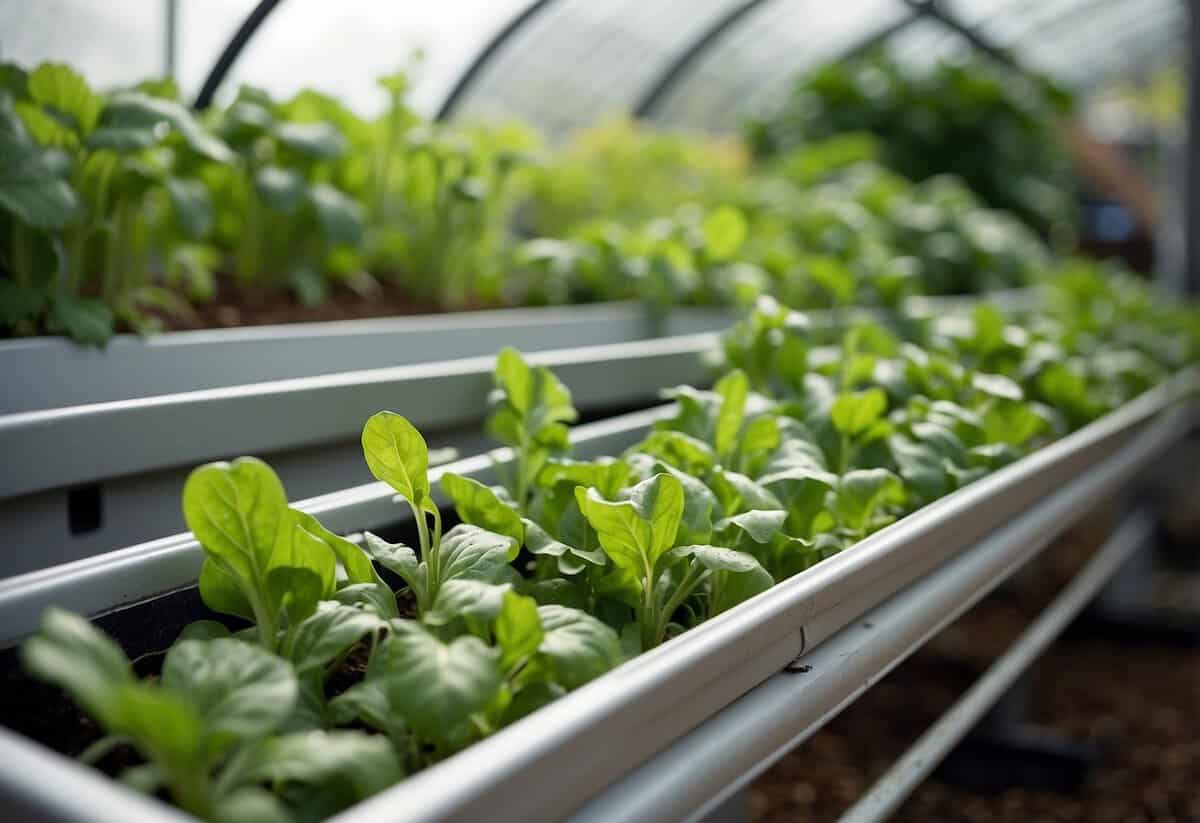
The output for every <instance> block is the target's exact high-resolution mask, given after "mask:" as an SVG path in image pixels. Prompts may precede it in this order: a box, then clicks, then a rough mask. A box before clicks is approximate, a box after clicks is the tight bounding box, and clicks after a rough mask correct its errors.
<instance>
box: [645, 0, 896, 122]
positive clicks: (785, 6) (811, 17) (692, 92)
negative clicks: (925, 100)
mask: <svg viewBox="0 0 1200 823" xmlns="http://www.w3.org/2000/svg"><path fill="white" fill-rule="evenodd" d="M910 13H911V12H910V11H909V10H908V8H907V7H906V6H905V5H904V4H903V3H901V2H898V0H861V2H857V3H854V4H846V5H844V6H837V5H830V4H827V3H823V2H817V1H816V0H768V2H766V3H763V4H761V5H760V6H758V7H757V8H755V9H754V10H753V11H752V12H751V13H750V14H747V15H746V16H745V18H743V19H742V20H740V21H738V23H737V24H736V25H734V26H731V27H730V28H729V29H727V30H726V31H725V32H724V33H723V34H722V35H721V36H720V37H719V38H718V39H717V40H716V41H715V42H713V43H712V44H711V46H710V48H708V49H706V50H705V51H704V53H703V54H702V55H700V56H699V57H698V58H697V59H696V61H695V62H694V63H693V64H692V65H691V67H690V71H689V72H688V73H687V74H685V75H683V76H681V77H680V78H679V81H678V83H676V84H675V86H674V87H673V88H672V89H671V90H670V93H669V94H667V95H666V96H664V98H663V99H662V105H661V106H660V107H659V109H658V110H657V111H656V112H652V114H655V115H656V116H657V117H659V118H660V119H662V120H663V121H666V122H671V123H679V124H682V125H686V126H691V127H702V128H712V129H717V130H730V129H733V128H736V127H737V125H738V123H739V122H740V119H741V116H744V115H745V114H748V113H750V112H752V111H758V110H761V109H764V108H770V107H771V106H772V105H774V104H775V103H776V102H777V101H778V100H780V99H781V98H782V97H783V96H784V95H785V94H786V92H787V90H788V89H789V88H790V87H791V83H792V80H793V77H794V75H795V73H796V72H797V71H801V70H803V69H805V68H809V67H812V66H815V65H817V64H818V63H820V62H822V61H824V60H828V59H830V58H832V57H834V56H836V55H838V54H841V53H843V52H845V51H846V50H848V49H852V48H854V47H855V46H857V45H859V44H860V43H862V42H863V41H864V40H866V39H868V38H869V37H871V36H872V35H875V34H877V33H878V32H880V31H883V30H885V29H887V28H888V27H889V26H892V25H894V24H896V23H898V22H899V21H900V20H902V19H904V18H905V17H907V16H908V15H909V14H910Z"/></svg>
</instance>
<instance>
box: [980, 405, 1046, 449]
mask: <svg viewBox="0 0 1200 823" xmlns="http://www.w3.org/2000/svg"><path fill="white" fill-rule="evenodd" d="M1046 425H1047V424H1046V419H1045V418H1044V417H1042V416H1041V415H1040V414H1038V413H1037V412H1036V411H1034V409H1033V407H1031V406H1029V405H1027V404H1025V403H1021V402H1012V401H997V402H994V403H992V404H991V405H990V406H989V408H988V409H987V410H986V411H985V412H984V413H983V434H984V438H985V439H986V440H987V441H988V442H989V443H1005V444H1007V445H1010V446H1022V445H1024V444H1025V443H1027V442H1028V441H1029V440H1030V439H1031V438H1033V437H1035V436H1036V435H1038V434H1040V433H1041V432H1042V431H1043V430H1044V429H1045V428H1046Z"/></svg>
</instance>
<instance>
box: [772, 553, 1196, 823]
mask: <svg viewBox="0 0 1200 823" xmlns="http://www.w3.org/2000/svg"><path fill="white" fill-rule="evenodd" d="M1098 542H1099V541H1098V539H1097V537H1096V534H1095V530H1093V534H1091V535H1088V534H1087V533H1086V532H1083V533H1081V532H1078V531H1077V532H1074V533H1073V534H1072V535H1071V537H1070V538H1069V539H1066V540H1064V541H1061V542H1059V543H1058V544H1056V545H1055V546H1054V547H1052V548H1051V549H1050V550H1049V552H1048V554H1047V555H1046V556H1044V559H1043V560H1041V561H1040V562H1037V561H1035V562H1037V565H1036V566H1035V567H1034V568H1033V569H1032V570H1031V571H1029V572H1027V573H1024V574H1022V575H1020V576H1019V577H1018V578H1017V579H1016V581H1015V582H1014V585H1013V586H1010V587H1007V588H1005V589H1003V590H1001V591H1000V592H998V593H996V594H993V595H992V596H990V597H988V598H986V599H985V600H984V601H982V602H981V603H980V604H979V605H978V606H976V607H975V608H974V609H973V610H972V611H971V612H969V613H968V614H966V615H964V616H963V617H962V618H961V619H960V620H958V621H957V622H956V623H954V624H953V625H952V626H950V627H949V628H947V629H946V630H945V631H944V632H943V633H942V634H941V635H939V636H938V637H937V638H935V639H934V641H932V642H931V643H930V644H929V645H928V646H927V647H926V648H925V649H924V650H923V651H922V652H920V653H918V654H917V655H916V656H914V657H913V658H911V659H910V660H909V661H907V662H905V663H904V664H902V665H901V666H900V667H898V668H897V669H896V670H895V671H894V672H893V673H892V674H890V675H888V677H886V678H885V679H884V680H882V681H881V682H880V683H879V684H878V685H877V686H875V687H874V688H872V689H871V690H869V691H868V692H867V693H866V694H865V695H863V696H862V697H861V698H860V699H859V700H858V701H857V702H855V703H854V704H853V705H852V706H850V707H849V708H848V709H846V711H844V712H843V713H842V714H841V715H839V716H838V717H837V718H835V719H834V720H833V721H832V722H831V723H830V724H829V725H828V726H826V727H825V728H824V729H823V730H821V731H820V732H818V733H817V734H816V735H815V736H814V737H813V738H811V739H810V740H809V741H808V742H806V743H805V744H804V745H802V746H801V747H800V748H798V749H796V750H795V751H793V752H792V753H790V754H789V755H788V756H787V757H785V758H784V759H783V760H782V761H780V762H779V763H778V764H777V765H776V766H775V767H773V768H772V769H771V770H770V771H768V772H767V773H766V774H764V775H763V776H762V777H761V778H760V779H759V780H758V781H756V782H755V783H754V784H753V786H752V787H751V789H750V804H751V816H752V819H753V820H755V821H760V822H762V821H770V823H775V822H776V821H814V822H816V821H834V820H837V819H838V817H839V816H840V815H841V814H843V813H844V812H845V811H846V810H847V809H848V808H849V807H850V806H851V805H852V804H853V803H854V801H855V800H856V799H857V798H858V797H859V796H860V795H861V794H862V793H863V792H864V791H866V790H867V789H869V788H870V787H871V785H872V784H873V783H874V781H875V780H876V779H877V778H879V777H880V776H881V775H882V774H883V773H884V772H885V771H886V770H887V769H888V767H889V766H890V765H891V764H892V763H893V762H894V761H895V759H896V758H897V757H899V756H900V755H901V754H903V753H904V751H905V750H906V749H907V748H908V747H909V746H911V745H912V744H913V743H914V742H915V741H916V740H917V738H918V737H920V735H921V734H922V733H923V732H924V731H925V729H927V728H928V727H929V725H930V724H932V723H933V722H934V721H935V720H937V718H938V717H939V716H940V715H941V714H942V713H943V712H945V711H946V710H947V709H948V708H949V707H950V706H951V705H952V704H953V703H954V701H955V700H957V699H958V697H959V696H960V695H961V694H962V693H963V692H964V691H965V690H966V689H967V688H969V687H970V685H971V684H972V683H973V682H974V680H975V679H976V678H977V677H978V676H979V674H981V673H982V672H983V670H984V669H985V668H986V667H987V666H988V665H989V664H990V663H991V661H993V660H994V659H995V657H996V655H997V654H999V653H1001V652H1003V651H1004V649H1006V648H1007V647H1008V646H1009V645H1010V644H1011V643H1012V642H1013V641H1014V640H1015V639H1016V638H1017V637H1018V635H1019V634H1020V633H1021V632H1022V631H1023V630H1024V629H1025V628H1026V627H1027V626H1028V624H1029V623H1030V622H1031V621H1032V620H1033V619H1034V618H1035V617H1036V615H1037V614H1038V612H1039V611H1040V610H1041V609H1042V608H1043V607H1044V606H1045V605H1046V604H1047V603H1048V602H1049V601H1050V600H1051V599H1052V598H1053V596H1054V595H1055V593H1056V592H1057V591H1058V590H1059V589H1061V587H1062V586H1063V585H1065V584H1066V582H1067V581H1068V580H1069V579H1070V578H1071V576H1072V575H1073V574H1074V572H1075V570H1077V569H1078V568H1079V567H1080V566H1082V565H1083V563H1084V562H1086V560H1087V558H1088V557H1089V556H1090V555H1091V554H1092V552H1093V551H1094V549H1095V548H1096V547H1097V545H1098ZM1033 672H1034V683H1033V690H1034V693H1033V707H1032V712H1033V718H1032V719H1033V721H1034V722H1035V723H1038V724H1041V725H1042V726H1043V727H1044V728H1048V729H1050V730H1052V731H1054V732H1057V733H1060V734H1063V735H1066V736H1068V737H1069V738H1070V739H1072V740H1074V741H1082V742H1092V743H1098V744H1100V746H1101V749H1102V751H1103V756H1102V759H1101V761H1100V763H1099V764H1098V765H1097V767H1096V768H1095V769H1094V770H1093V771H1092V773H1091V775H1090V776H1089V779H1088V781H1087V783H1086V785H1085V786H1084V788H1083V789H1082V790H1081V791H1079V792H1075V793H1058V792H1054V791H1031V790H1025V789H1009V790H1006V791H1003V792H1001V793H996V794H984V793H976V792H972V791H968V790H966V789H962V788H958V787H955V786H951V785H947V784H946V783H943V782H941V781H939V780H938V779H937V778H936V776H935V778H934V779H931V780H927V781H926V782H925V783H924V784H922V785H921V786H920V787H919V788H918V789H917V791H916V792H915V793H914V794H913V795H912V796H911V797H910V798H909V799H908V801H907V802H906V803H905V804H904V805H903V806H902V807H901V808H900V810H899V811H898V812H897V813H896V814H895V816H894V817H893V818H892V819H894V820H897V821H903V823H918V822H920V823H927V821H939V823H957V821H963V823H1027V821H1080V823H1084V822H1085V821H1086V822H1087V823H1131V822H1132V821H1139V822H1140V823H1168V821H1170V822H1171V823H1183V821H1189V823H1190V822H1191V821H1200V791H1197V789H1196V781H1197V779H1200V649H1198V648H1195V647H1188V646H1181V645H1179V644H1174V643H1172V644H1167V643H1156V642H1155V641H1153V640H1152V639H1146V638H1142V639H1137V640H1135V641H1134V642H1130V641H1129V639H1128V638H1122V639H1121V640H1116V639H1114V638H1112V637H1111V636H1109V635H1107V634H1105V635H1100V634H1098V633H1097V632H1096V631H1095V630H1094V629H1092V628H1091V626H1090V624H1089V623H1088V622H1087V620H1086V619H1085V620H1081V621H1079V622H1077V624H1076V625H1075V626H1073V627H1072V629H1071V630H1070V631H1069V632H1068V633H1067V634H1066V635H1065V636H1064V637H1063V638H1062V639H1061V640H1060V641H1059V642H1058V643H1057V644H1056V645H1055V646H1054V647H1053V648H1052V649H1051V650H1050V651H1049V652H1048V653H1047V654H1046V656H1045V657H1044V658H1043V659H1042V660H1041V661H1039V663H1038V664H1036V666H1035V668H1034V670H1033Z"/></svg>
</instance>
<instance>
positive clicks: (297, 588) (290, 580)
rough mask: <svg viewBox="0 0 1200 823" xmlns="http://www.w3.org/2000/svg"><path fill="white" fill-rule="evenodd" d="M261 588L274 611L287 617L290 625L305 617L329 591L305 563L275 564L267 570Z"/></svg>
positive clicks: (319, 577)
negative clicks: (293, 564) (299, 564)
mask: <svg viewBox="0 0 1200 823" xmlns="http://www.w3.org/2000/svg"><path fill="white" fill-rule="evenodd" d="M264 590H265V593H266V596H267V601H268V603H269V604H270V608H271V609H272V610H273V613H274V614H282V615H284V616H286V617H287V620H288V623H290V624H291V625H295V624H297V623H299V622H301V621H302V620H306V619H307V618H308V617H309V616H310V615H311V614H312V613H313V612H315V611H316V610H317V603H319V602H320V601H321V598H323V597H326V596H328V595H330V594H332V592H326V590H325V582H324V581H323V580H322V579H321V576H320V575H319V574H318V573H317V572H315V571H313V570H312V569H311V568H306V567H304V566H276V567H275V568H273V569H271V570H270V571H268V572H267V577H266V585H265V586H264Z"/></svg>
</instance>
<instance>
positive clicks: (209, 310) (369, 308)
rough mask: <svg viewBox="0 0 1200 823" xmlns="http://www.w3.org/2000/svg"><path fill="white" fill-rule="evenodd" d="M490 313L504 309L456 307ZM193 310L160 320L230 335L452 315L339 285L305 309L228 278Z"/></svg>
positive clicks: (393, 291)
mask: <svg viewBox="0 0 1200 823" xmlns="http://www.w3.org/2000/svg"><path fill="white" fill-rule="evenodd" d="M489 308H499V307H498V306H494V305H488V304H485V303H482V302H472V303H468V304H467V305H465V306H460V307H456V308H455V311H471V310H475V309H489ZM192 309H193V314H192V315H191V316H174V315H172V316H166V315H159V319H160V320H161V321H162V322H163V325H164V328H166V329H168V330H181V329H225V328H233V327H236V326H263V325H271V324H275V323H310V322H320V321H325V320H361V319H363V318H370V317H391V316H393V315H408V314H433V313H438V312H443V311H447V309H446V308H445V307H443V306H440V305H438V304H436V303H433V302H430V301H428V300H420V299H416V298H414V297H413V296H412V295H411V294H408V293H406V292H405V291H404V290H403V289H401V288H398V287H396V286H394V285H391V284H388V283H383V284H381V285H380V287H379V291H378V292H377V293H375V294H372V295H370V296H367V297H364V296H363V295H361V294H359V293H358V292H355V291H352V290H351V289H348V288H346V287H345V286H340V285H336V284H335V285H333V287H332V288H331V290H330V294H329V296H328V298H326V300H325V301H324V302H322V303H320V304H318V305H315V306H306V305H305V304H303V303H301V302H300V301H299V300H297V299H296V297H295V295H293V294H292V293H291V292H290V291H287V290H282V289H266V288H262V287H256V286H242V285H239V284H237V283H235V282H234V281H232V280H230V279H229V278H221V279H220V280H219V281H218V287H217V293H216V294H215V295H214V296H213V298H212V299H211V300H209V301H208V302H205V303H198V304H195V305H193V307H192Z"/></svg>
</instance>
